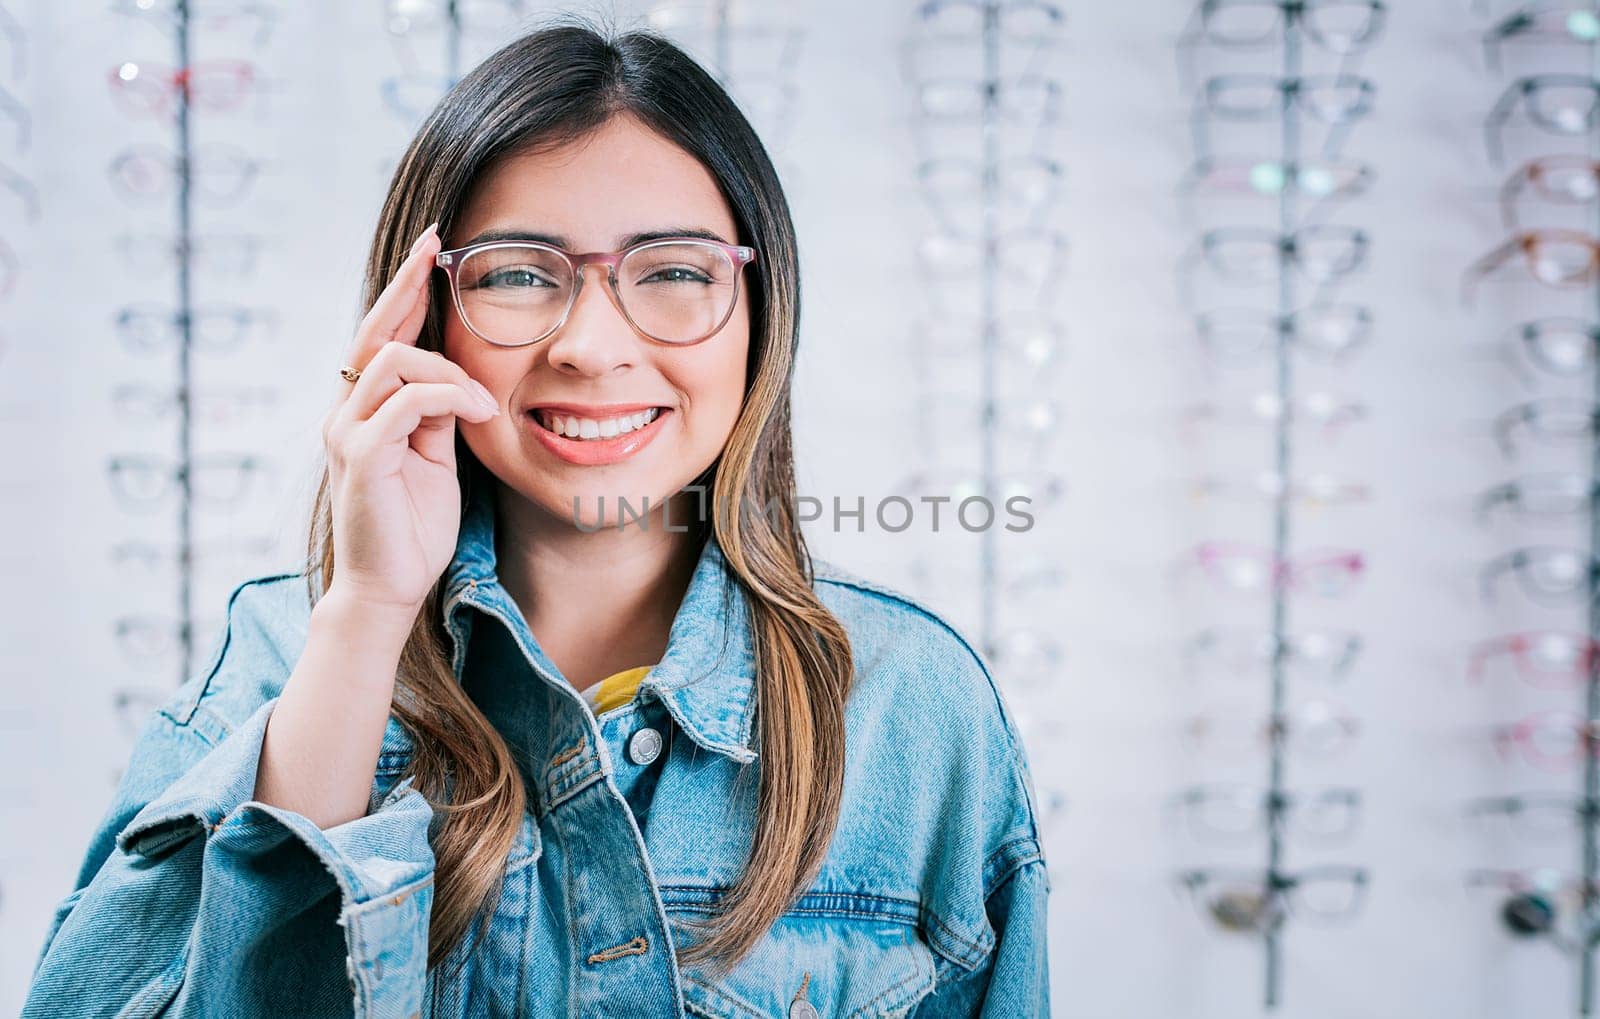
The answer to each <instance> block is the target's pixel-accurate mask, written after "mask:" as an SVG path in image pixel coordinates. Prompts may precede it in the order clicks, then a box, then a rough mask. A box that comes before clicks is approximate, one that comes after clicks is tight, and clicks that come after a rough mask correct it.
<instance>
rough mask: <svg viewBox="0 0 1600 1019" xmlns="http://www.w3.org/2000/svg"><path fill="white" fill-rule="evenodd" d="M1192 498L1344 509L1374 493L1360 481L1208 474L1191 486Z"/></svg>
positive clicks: (1266, 474) (1270, 473) (1273, 474)
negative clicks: (1287, 502) (1281, 501)
mask: <svg viewBox="0 0 1600 1019" xmlns="http://www.w3.org/2000/svg"><path fill="white" fill-rule="evenodd" d="M1189 494H1190V496H1191V497H1192V498H1194V499H1197V500H1204V499H1227V500H1233V501H1237V502H1261V501H1266V502H1275V501H1276V500H1278V499H1280V498H1286V499H1290V500H1292V501H1294V502H1297V503H1301V504H1304V505H1306V506H1312V507H1317V506H1342V505H1348V504H1350V503H1357V502H1365V501H1366V500H1367V499H1368V498H1370V497H1371V495H1372V490H1371V489H1370V488H1369V487H1367V486H1366V485H1364V484H1362V483H1361V482H1358V481H1341V480H1339V479H1338V478H1335V477H1332V476H1330V475H1327V474H1310V475H1307V476H1305V477H1303V478H1292V479H1289V480H1287V481H1286V480H1285V479H1284V476H1283V475H1282V474H1280V473H1279V472H1277V471H1262V472H1260V473H1259V474H1256V475H1254V476H1251V477H1222V476H1218V475H1213V474H1208V475H1203V476H1201V477H1197V478H1193V479H1191V480H1190V482H1189Z"/></svg>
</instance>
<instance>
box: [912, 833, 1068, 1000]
mask: <svg viewBox="0 0 1600 1019" xmlns="http://www.w3.org/2000/svg"><path fill="white" fill-rule="evenodd" d="M1045 866H1046V865H1045V861H1044V859H1043V858H1036V859H1034V860H1031V861H1030V862H1028V863H1025V864H1023V865H1022V866H1020V867H1018V868H1017V869H1015V870H1013V871H1012V872H1011V874H1010V876H1009V877H1007V878H1005V879H1004V880H1003V881H1002V882H1001V883H1000V884H999V886H998V887H996V888H995V889H994V890H993V891H992V892H990V893H989V896H988V898H987V900H986V901H985V909H986V910H987V912H988V915H989V923H990V925H991V926H992V927H993V928H994V931H995V944H994V947H993V948H992V949H991V950H990V952H989V954H988V956H987V957H985V959H984V961H983V963H982V965H980V966H978V968H977V969H975V970H973V971H972V972H970V973H966V974H963V975H962V976H961V977H959V978H958V979H956V980H955V981H953V982H952V983H950V984H949V985H948V986H946V987H941V988H940V989H939V991H938V993H937V994H935V995H933V996H930V997H928V998H926V999H924V1000H923V1003H922V1005H921V1006H920V1007H919V1008H918V1009H917V1010H916V1012H915V1013H914V1014H915V1016H916V1019H957V1017H963V1019H964V1017H983V1019H1048V1016H1049V1015H1050V970H1049V956H1048V946H1047V940H1048V939H1047V937H1046V930H1047V927H1046V917H1047V913H1048V909H1047V905H1048V901H1049V894H1050V880H1049V877H1048V875H1047V873H1046V870H1045Z"/></svg>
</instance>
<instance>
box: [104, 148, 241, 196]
mask: <svg viewBox="0 0 1600 1019" xmlns="http://www.w3.org/2000/svg"><path fill="white" fill-rule="evenodd" d="M263 166H264V163H263V161H262V160H260V159H256V158H254V157H252V156H250V155H249V154H248V153H245V152H244V151H242V150H240V149H237V148H234V147H233V146H229V145H209V146H205V147H203V148H201V149H200V151H199V152H198V153H197V154H196V155H195V156H194V157H192V158H191V160H190V162H189V165H188V167H187V168H185V167H184V165H183V160H182V158H181V157H180V156H179V155H178V154H177V153H175V152H173V151H171V150H170V149H166V148H163V147H162V146H159V145H138V146H134V147H132V148H129V149H126V150H124V151H123V152H122V153H121V154H120V155H118V156H117V158H116V159H114V160H112V162H111V167H110V172H111V180H112V182H113V183H115V184H116V185H117V187H118V188H119V189H120V191H121V193H122V194H123V195H125V196H126V197H127V198H128V199H129V200H130V201H134V202H141V201H153V200H155V199H158V198H164V197H166V196H167V195H168V194H170V193H171V192H172V189H173V188H174V187H176V186H177V185H179V184H181V183H182V182H183V181H184V179H185V177H187V179H188V180H189V182H190V183H192V184H193V185H194V193H195V195H196V196H198V197H199V198H201V199H204V200H206V201H209V202H211V203H213V204H218V205H221V204H227V203H230V202H236V201H238V200H239V199H241V198H243V197H244V196H245V193H246V192H248V191H249V190H250V186H251V185H252V184H253V183H255V180H256V177H257V175H258V174H259V173H260V172H261V170H262V168H263Z"/></svg>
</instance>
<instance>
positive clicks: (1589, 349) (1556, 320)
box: [1511, 315, 1600, 380]
mask: <svg viewBox="0 0 1600 1019" xmlns="http://www.w3.org/2000/svg"><path fill="white" fill-rule="evenodd" d="M1511 335H1512V343H1513V344H1514V347H1515V348H1517V349H1515V351H1514V352H1515V353H1517V354H1520V355H1521V357H1522V358H1523V359H1524V360H1526V361H1527V362H1528V363H1529V364H1530V365H1532V366H1533V367H1534V368H1537V369H1538V370H1539V371H1541V372H1544V373H1545V374H1547V375H1554V376H1563V377H1578V376H1585V375H1587V374H1588V373H1589V372H1590V371H1592V370H1593V369H1594V366H1595V363H1596V359H1595V349H1596V346H1597V345H1600V322H1594V321H1592V320H1590V319H1583V318H1575V317H1573V316H1563V315H1554V316H1550V317H1547V318H1539V319H1534V320H1532V321H1529V322H1523V323H1521V324H1519V325H1518V326H1516V328H1515V329H1513V330H1512V334H1511ZM1513 367H1515V368H1517V369H1518V370H1519V371H1521V369H1522V366H1521V365H1520V364H1514V365H1513ZM1523 377H1524V379H1525V380H1526V379H1527V375H1526V373H1525V372H1524V373H1523Z"/></svg>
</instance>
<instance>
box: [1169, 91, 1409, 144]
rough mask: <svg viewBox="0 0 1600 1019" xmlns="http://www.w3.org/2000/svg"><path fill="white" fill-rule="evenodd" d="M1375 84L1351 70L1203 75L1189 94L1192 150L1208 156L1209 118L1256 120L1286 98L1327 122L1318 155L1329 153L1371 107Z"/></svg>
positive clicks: (1272, 114)
mask: <svg viewBox="0 0 1600 1019" xmlns="http://www.w3.org/2000/svg"><path fill="white" fill-rule="evenodd" d="M1376 92H1377V86H1375V85H1374V84H1373V83H1372V81H1371V80H1370V79H1368V78H1363V77H1360V76H1358V75H1351V74H1333V75H1306V76H1300V77H1287V78H1284V77H1277V76H1274V75H1270V74H1243V73H1239V74H1224V75H1218V76H1216V77H1213V78H1208V79H1207V80H1206V82H1205V84H1204V85H1202V86H1201V88H1200V91H1199V92H1198V93H1197V94H1196V96H1195V101H1194V108H1193V112H1192V113H1191V115H1190V121H1191V131H1192V132H1193V135H1194V151H1195V154H1196V155H1197V156H1198V157H1199V158H1202V159H1208V158H1211V156H1212V155H1213V153H1212V151H1211V148H1212V146H1211V130H1212V127H1211V125H1212V122H1214V121H1244V122H1255V123H1260V122H1263V121H1268V120H1274V119H1277V118H1278V117H1280V116H1281V115H1282V113H1283V109H1284V106H1285V105H1286V104H1288V103H1293V104H1295V106H1296V107H1298V108H1299V109H1300V110H1301V111H1302V112H1304V113H1305V114H1306V115H1307V116H1309V117H1311V118H1312V119H1314V120H1316V121H1318V122H1320V123H1322V124H1325V125H1327V126H1328V127H1329V129H1330V130H1329V131H1328V134H1327V137H1326V138H1325V139H1324V142H1323V147H1322V156H1323V157H1324V158H1331V157H1333V156H1334V155H1336V154H1337V153H1338V151H1339V149H1340V147H1341V146H1342V144H1343V138H1344V134H1345V132H1346V131H1348V130H1349V128H1350V126H1351V125H1352V124H1353V123H1355V122H1356V121H1358V120H1360V119H1362V118H1364V117H1366V116H1367V115H1368V114H1370V113H1371V112H1372V107H1373V102H1374V97H1375V95H1376Z"/></svg>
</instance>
